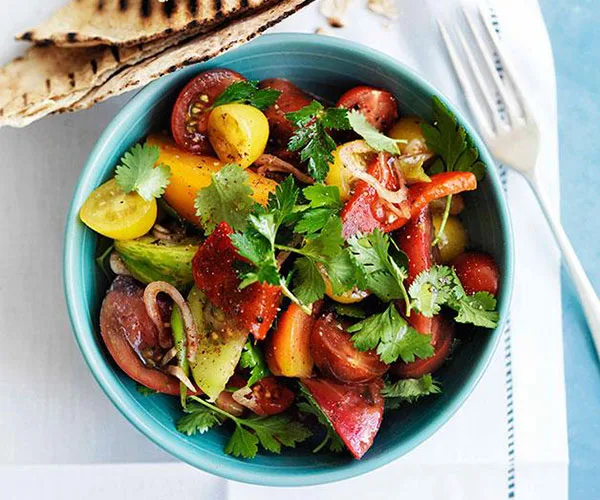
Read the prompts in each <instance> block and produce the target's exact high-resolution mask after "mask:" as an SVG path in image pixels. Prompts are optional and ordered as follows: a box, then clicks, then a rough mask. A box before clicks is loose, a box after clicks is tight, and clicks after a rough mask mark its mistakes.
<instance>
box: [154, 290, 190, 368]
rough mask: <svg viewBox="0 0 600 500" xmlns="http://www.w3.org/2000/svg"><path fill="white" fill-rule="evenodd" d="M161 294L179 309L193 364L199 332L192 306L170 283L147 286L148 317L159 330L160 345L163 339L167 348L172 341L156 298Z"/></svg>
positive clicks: (188, 354)
mask: <svg viewBox="0 0 600 500" xmlns="http://www.w3.org/2000/svg"><path fill="white" fill-rule="evenodd" d="M159 293H166V294H167V295H168V296H169V297H171V299H173V302H174V303H175V305H176V306H177V307H179V311H180V312H181V317H182V319H183V328H184V330H185V336H186V341H187V359H188V361H189V362H190V363H193V362H194V361H195V360H196V351H197V350H198V332H197V330H196V323H195V321H194V317H193V316H192V311H191V310H190V306H189V305H188V304H187V302H186V301H185V299H184V298H183V297H182V295H181V294H180V293H179V290H177V288H175V287H174V286H173V285H171V284H169V283H166V282H164V281H153V282H152V283H149V284H148V285H147V286H146V288H145V290H144V305H145V306H146V311H147V313H148V316H150V319H151V320H152V322H153V323H154V325H155V326H156V328H157V329H158V335H159V336H158V338H159V343H161V339H162V341H163V343H162V345H164V346H166V347H169V346H170V343H171V342H170V341H171V339H170V337H169V336H168V335H167V332H166V328H165V325H164V324H163V321H162V318H161V315H160V310H159V308H158V304H157V303H156V298H157V297H158V294H159Z"/></svg>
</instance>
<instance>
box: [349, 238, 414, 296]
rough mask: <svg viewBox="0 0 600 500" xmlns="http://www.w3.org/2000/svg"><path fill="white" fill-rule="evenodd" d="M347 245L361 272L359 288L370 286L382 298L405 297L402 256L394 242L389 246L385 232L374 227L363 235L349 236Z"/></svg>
mask: <svg viewBox="0 0 600 500" xmlns="http://www.w3.org/2000/svg"><path fill="white" fill-rule="evenodd" d="M348 245H349V248H350V253H351V254H352V257H353V259H354V262H355V263H356V266H357V268H358V271H359V273H360V280H359V285H360V288H361V289H363V290H370V291H371V292H373V293H374V294H375V295H377V297H379V298H380V299H381V300H383V301H384V302H389V301H390V300H395V299H400V298H403V299H406V298H407V293H406V289H405V287H404V280H405V279H406V277H407V272H406V269H405V263H404V256H403V254H402V253H401V252H400V251H399V250H396V249H395V246H393V247H392V249H390V245H391V240H390V238H389V236H388V235H387V234H384V233H383V232H381V231H380V230H379V229H375V231H373V232H372V233H369V234H366V235H355V236H352V237H351V238H350V239H349V240H348Z"/></svg>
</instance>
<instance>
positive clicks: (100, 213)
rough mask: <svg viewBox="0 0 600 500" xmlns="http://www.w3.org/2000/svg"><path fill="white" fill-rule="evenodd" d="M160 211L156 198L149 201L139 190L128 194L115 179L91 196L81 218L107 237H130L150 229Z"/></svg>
mask: <svg viewBox="0 0 600 500" xmlns="http://www.w3.org/2000/svg"><path fill="white" fill-rule="evenodd" d="M156 213H157V206H156V200H154V199H152V200H150V201H146V200H144V199H143V198H142V197H141V196H140V195H139V194H137V193H135V192H131V193H125V192H124V191H123V190H122V189H121V188H119V186H118V185H117V181H116V180H115V179H111V180H109V181H108V182H105V183H104V184H102V185H101V186H100V187H99V188H97V189H95V190H94V191H93V192H92V193H91V194H90V195H89V196H88V199H87V200H85V203H84V204H83V206H82V207H81V210H80V211H79V218H80V219H81V220H82V221H83V223H84V224H85V225H86V226H88V227H89V228H91V229H93V230H94V231H96V232H97V233H100V234H102V235H103V236H107V237H108V238H112V239H114V240H129V239H133V238H138V237H140V236H143V235H144V234H146V233H147V232H148V231H150V229H151V228H152V226H153V225H154V222H155V221H156Z"/></svg>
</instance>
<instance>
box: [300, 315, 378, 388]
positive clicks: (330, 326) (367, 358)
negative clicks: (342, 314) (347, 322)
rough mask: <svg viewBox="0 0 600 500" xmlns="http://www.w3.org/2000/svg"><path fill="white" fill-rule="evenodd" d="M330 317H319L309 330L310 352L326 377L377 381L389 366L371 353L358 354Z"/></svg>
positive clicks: (344, 380) (341, 328)
mask: <svg viewBox="0 0 600 500" xmlns="http://www.w3.org/2000/svg"><path fill="white" fill-rule="evenodd" d="M350 338H351V336H350V334H349V333H347V332H346V331H345V330H344V328H343V326H342V324H341V323H340V322H339V321H337V319H336V318H335V316H334V315H333V314H332V313H329V314H326V315H325V316H322V317H320V318H319V319H318V320H317V321H316V322H315V325H314V327H313V330H312V335H311V338H310V340H311V342H310V352H311V354H312V357H313V359H314V361H315V363H316V365H317V366H318V367H319V370H321V373H323V375H325V376H326V377H333V378H336V379H338V380H340V381H342V382H347V383H361V382H368V381H369V380H373V379H375V378H377V377H380V376H381V375H383V374H384V373H385V372H386V371H387V370H388V365H386V364H385V363H384V362H383V361H381V360H380V359H379V356H378V355H377V353H376V352H374V351H366V352H362V351H359V350H358V349H357V348H356V347H354V344H353V343H352V340H351V339H350Z"/></svg>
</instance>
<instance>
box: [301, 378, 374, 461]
mask: <svg viewBox="0 0 600 500" xmlns="http://www.w3.org/2000/svg"><path fill="white" fill-rule="evenodd" d="M302 383H303V384H304V386H305V387H306V388H307V389H308V391H309V392H310V394H311V395H312V397H313V398H314V400H315V402H316V403H317V404H318V405H319V408H321V410H322V411H323V413H324V414H325V416H326V417H327V418H328V419H329V421H330V422H331V425H332V426H333V428H334V430H335V432H336V433H337V434H338V436H340V438H341V439H342V441H343V442H344V444H345V445H346V447H347V448H348V450H350V453H352V455H353V456H354V458H356V459H360V458H361V457H362V456H363V455H364V454H365V453H366V452H367V450H368V449H369V448H370V447H371V445H372V444H373V440H374V439H375V436H376V435H377V432H378V431H379V426H380V425H381V419H382V418H383V397H382V396H381V389H382V388H383V380H381V379H380V378H378V379H375V380H373V381H372V382H369V383H368V384H352V385H350V384H342V383H339V382H332V381H331V380H326V379H317V378H306V379H302Z"/></svg>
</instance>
